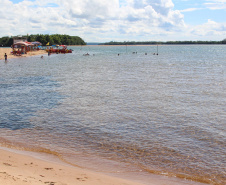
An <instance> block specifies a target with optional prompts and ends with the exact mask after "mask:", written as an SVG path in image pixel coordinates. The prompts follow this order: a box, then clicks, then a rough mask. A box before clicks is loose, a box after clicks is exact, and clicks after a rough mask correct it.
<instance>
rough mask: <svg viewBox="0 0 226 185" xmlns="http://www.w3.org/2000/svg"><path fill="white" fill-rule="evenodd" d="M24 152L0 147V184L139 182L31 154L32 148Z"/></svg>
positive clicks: (118, 184)
mask: <svg viewBox="0 0 226 185" xmlns="http://www.w3.org/2000/svg"><path fill="white" fill-rule="evenodd" d="M25 153H26V152H24V151H16V150H14V149H7V148H3V147H0V155H1V158H0V184H5V185H13V184H17V185H27V184H32V185H41V184H48V185H63V184H64V185H66V184H67V185H74V184H77V185H80V184H84V185H142V184H140V183H138V182H133V181H128V180H125V179H120V178H117V177H111V176H107V175H105V174H99V173H95V172H91V171H88V170H86V169H82V168H76V167H74V166H71V165H69V164H67V163H63V162H62V161H60V160H59V159H55V158H54V157H53V156H47V157H40V156H39V157H37V156H36V157H34V156H33V155H34V154H33V153H31V152H30V154H25ZM48 157H50V158H51V160H49V159H48Z"/></svg>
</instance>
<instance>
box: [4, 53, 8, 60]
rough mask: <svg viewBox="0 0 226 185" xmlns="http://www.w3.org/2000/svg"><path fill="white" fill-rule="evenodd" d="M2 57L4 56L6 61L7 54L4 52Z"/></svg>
mask: <svg viewBox="0 0 226 185" xmlns="http://www.w3.org/2000/svg"><path fill="white" fill-rule="evenodd" d="M4 57H5V61H7V54H6V53H5V55H4Z"/></svg>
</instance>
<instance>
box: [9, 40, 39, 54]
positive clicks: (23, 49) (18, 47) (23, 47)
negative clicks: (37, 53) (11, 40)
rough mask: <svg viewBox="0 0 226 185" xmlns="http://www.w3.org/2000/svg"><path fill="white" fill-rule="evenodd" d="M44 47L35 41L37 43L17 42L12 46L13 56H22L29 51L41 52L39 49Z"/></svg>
mask: <svg viewBox="0 0 226 185" xmlns="http://www.w3.org/2000/svg"><path fill="white" fill-rule="evenodd" d="M40 45H42V44H41V43H40V42H38V41H35V42H22V41H20V42H16V43H15V44H13V45H12V49H13V51H12V54H14V55H21V54H26V53H27V52H29V51H34V50H39V47H38V46H40Z"/></svg>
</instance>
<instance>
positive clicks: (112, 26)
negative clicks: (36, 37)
mask: <svg viewBox="0 0 226 185" xmlns="http://www.w3.org/2000/svg"><path fill="white" fill-rule="evenodd" d="M27 34H29V35H31V34H67V35H71V36H80V37H81V38H83V39H84V40H85V42H109V41H184V40H192V41H197V40H205V41H221V40H223V39H225V38H226V0H0V37H3V36H16V35H27Z"/></svg>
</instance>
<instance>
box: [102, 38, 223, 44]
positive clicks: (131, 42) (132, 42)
mask: <svg viewBox="0 0 226 185" xmlns="http://www.w3.org/2000/svg"><path fill="white" fill-rule="evenodd" d="M157 44H161V45H164V44H165V45H173V44H175V45H180V44H181V45H182V44H183V45H184V44H186V45H187V44H226V39H224V40H222V41H166V42H161V41H140V42H136V41H124V42H115V41H111V42H106V43H102V44H100V45H157Z"/></svg>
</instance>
